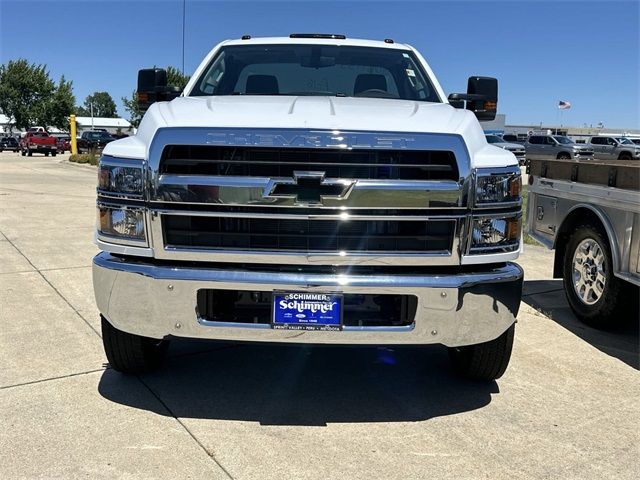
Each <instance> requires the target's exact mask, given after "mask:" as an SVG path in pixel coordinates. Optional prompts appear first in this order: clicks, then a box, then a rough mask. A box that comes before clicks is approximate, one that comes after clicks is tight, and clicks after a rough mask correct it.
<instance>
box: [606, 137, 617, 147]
mask: <svg viewBox="0 0 640 480" xmlns="http://www.w3.org/2000/svg"><path fill="white" fill-rule="evenodd" d="M607 145H613V146H615V145H616V141H615V140H614V139H613V138H607Z"/></svg>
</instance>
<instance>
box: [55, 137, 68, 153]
mask: <svg viewBox="0 0 640 480" xmlns="http://www.w3.org/2000/svg"><path fill="white" fill-rule="evenodd" d="M70 140H71V139H70V138H69V137H56V144H57V146H58V153H64V152H70V151H71V141H70Z"/></svg>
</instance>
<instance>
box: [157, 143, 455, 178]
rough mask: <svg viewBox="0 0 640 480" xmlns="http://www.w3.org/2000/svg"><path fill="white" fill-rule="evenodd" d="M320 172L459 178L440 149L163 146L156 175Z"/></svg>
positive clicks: (342, 175) (451, 161) (346, 175)
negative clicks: (158, 172)
mask: <svg viewBox="0 0 640 480" xmlns="http://www.w3.org/2000/svg"><path fill="white" fill-rule="evenodd" d="M295 171H322V172H324V173H325V177H327V178H351V179H396V180H397V179H402V180H454V181H458V180H459V172H458V165H457V163H456V158H455V155H454V153H453V152H450V151H440V150H433V151H430V150H386V149H380V150H366V149H358V150H342V149H294V148H256V147H214V146H196V145H167V146H166V147H165V149H164V151H163V154H162V159H161V160H160V173H162V174H175V175H224V176H252V177H268V178H274V177H292V176H293V173H294V172H295Z"/></svg>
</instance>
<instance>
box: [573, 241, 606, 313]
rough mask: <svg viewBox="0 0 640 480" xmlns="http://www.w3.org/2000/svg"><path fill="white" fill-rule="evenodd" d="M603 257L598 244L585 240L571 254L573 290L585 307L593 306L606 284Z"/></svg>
mask: <svg viewBox="0 0 640 480" xmlns="http://www.w3.org/2000/svg"><path fill="white" fill-rule="evenodd" d="M605 260H606V259H605V255H604V252H603V250H602V247H601V246H600V244H599V243H598V242H597V241H596V240H594V239H593V238H586V239H584V240H582V242H580V244H578V247H577V248H576V249H575V251H574V252H573V288H574V289H575V292H576V294H577V296H578V298H579V299H580V300H582V302H584V304H585V305H593V304H595V303H596V302H597V301H598V300H600V298H601V297H602V295H603V294H604V289H605V286H606V283H607V276H606V275H607V272H606V268H607V265H606V261H605Z"/></svg>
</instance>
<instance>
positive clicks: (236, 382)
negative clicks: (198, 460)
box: [98, 340, 499, 426]
mask: <svg viewBox="0 0 640 480" xmlns="http://www.w3.org/2000/svg"><path fill="white" fill-rule="evenodd" d="M207 345H208V347H209V348H211V347H214V348H215V349H214V350H210V351H205V352H203V351H201V350H200V351H198V348H200V349H201V348H202V342H197V341H188V340H177V341H175V342H174V344H172V352H173V355H172V356H171V357H170V358H169V360H168V362H167V364H166V365H165V369H164V370H162V371H160V372H158V373H154V374H150V375H144V376H142V377H140V378H141V380H142V381H143V382H144V383H145V384H146V385H147V386H148V387H149V388H150V389H151V390H152V391H153V392H154V393H155V394H156V395H157V396H158V397H159V398H160V399H162V402H164V404H165V405H166V406H167V407H168V408H169V409H170V410H171V412H168V411H167V410H166V409H165V408H164V407H163V406H162V405H161V404H160V403H159V402H156V404H155V405H154V406H153V407H150V405H149V401H148V399H147V400H144V399H141V398H140V397H139V395H135V394H134V393H133V392H131V393H129V390H128V389H126V388H122V383H123V377H122V376H121V374H119V373H117V372H115V371H113V370H112V369H107V370H106V371H105V372H104V374H103V376H102V378H101V380H100V384H99V386H98V389H99V392H100V394H101V395H102V396H103V397H105V398H107V399H109V400H111V401H113V402H116V403H119V404H123V405H127V406H131V407H134V408H140V409H146V410H151V411H154V412H155V413H158V414H161V415H170V414H173V415H175V416H176V417H182V418H207V419H220V420H244V421H254V422H260V424H263V425H312V426H313V425H316V426H324V425H326V424H327V423H336V422H339V423H343V422H345V423H346V422H389V421H392V422H402V421H420V420H426V419H429V418H433V417H439V416H444V415H451V414H455V413H461V412H466V411H470V410H475V409H477V408H481V407H483V406H485V405H487V404H489V402H491V394H492V393H498V392H499V390H498V386H497V384H496V383H495V382H489V383H476V382H470V381H465V380H462V379H458V378H456V377H455V376H453V373H452V371H451V370H450V367H449V363H448V357H447V353H446V350H445V349H444V348H443V347H439V346H431V347H426V348H417V347H398V348H393V349H391V348H376V347H320V346H292V345H262V344H257V345H256V344H236V345H229V344H219V343H213V344H212V343H208V344H207Z"/></svg>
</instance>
